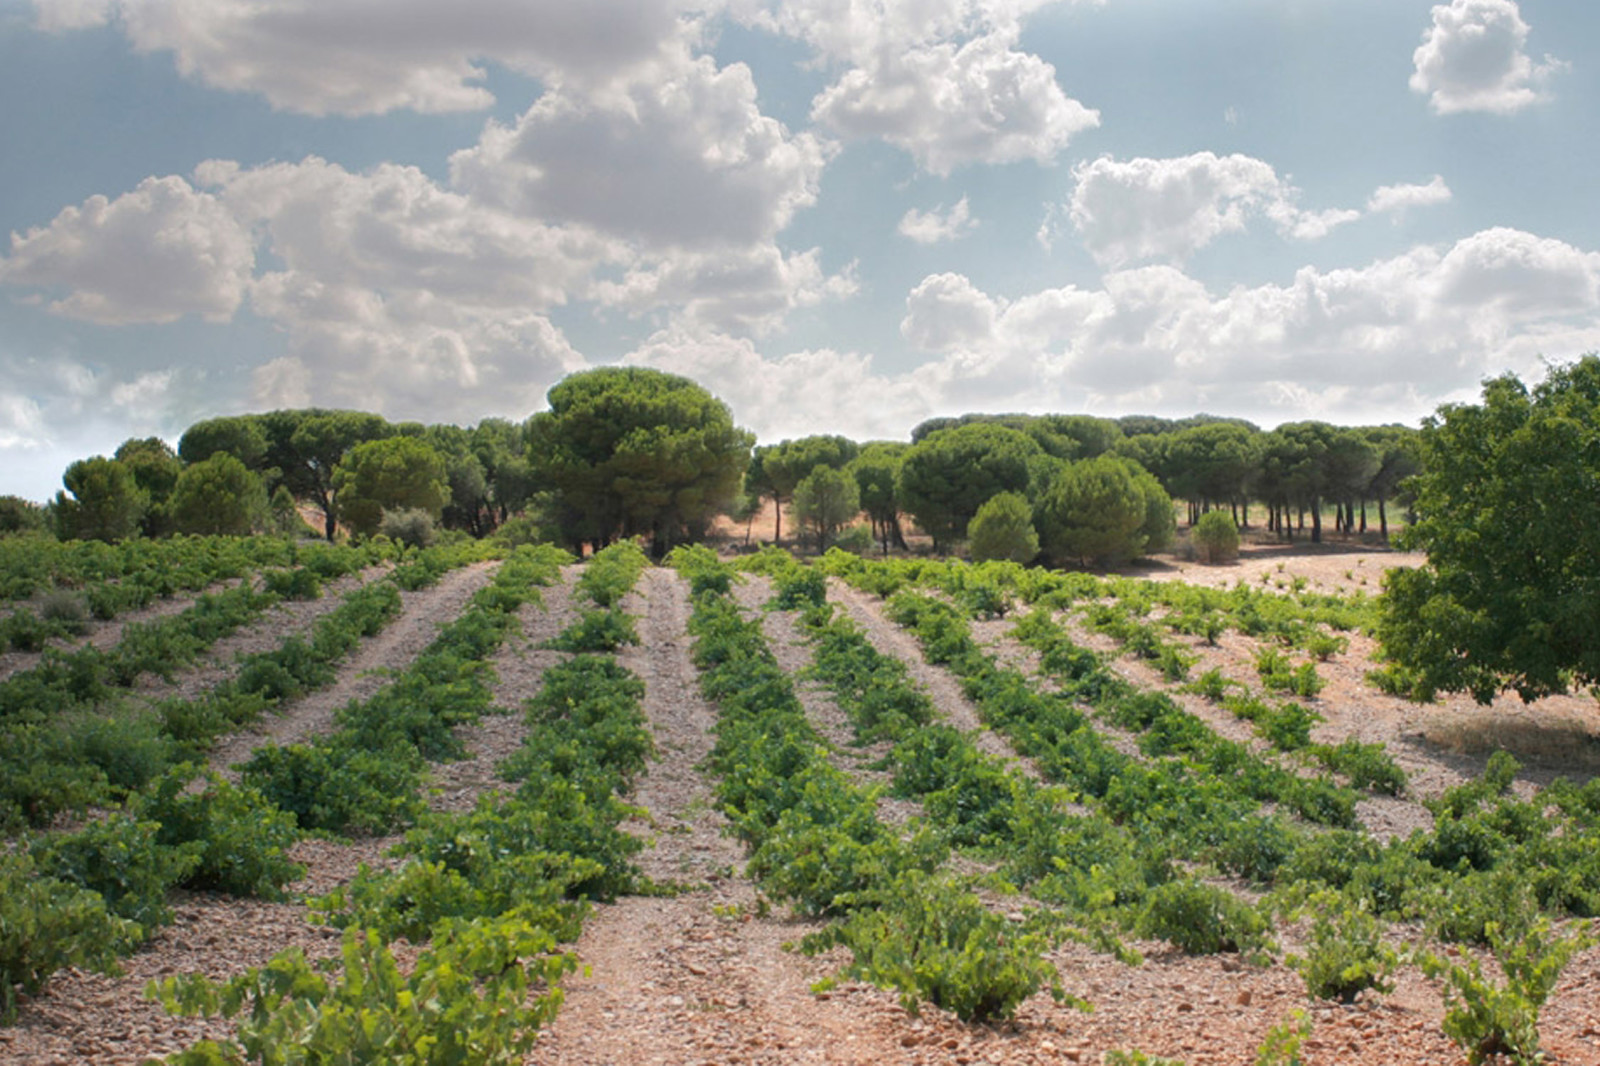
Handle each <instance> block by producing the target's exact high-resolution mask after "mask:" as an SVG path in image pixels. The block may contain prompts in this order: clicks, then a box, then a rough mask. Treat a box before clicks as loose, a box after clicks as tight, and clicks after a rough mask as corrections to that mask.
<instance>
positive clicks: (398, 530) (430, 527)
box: [378, 507, 439, 548]
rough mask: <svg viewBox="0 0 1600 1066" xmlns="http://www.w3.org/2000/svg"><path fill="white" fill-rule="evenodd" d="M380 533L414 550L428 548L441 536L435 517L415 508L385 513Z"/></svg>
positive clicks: (379, 526)
mask: <svg viewBox="0 0 1600 1066" xmlns="http://www.w3.org/2000/svg"><path fill="white" fill-rule="evenodd" d="M378 532H379V533H382V534H383V535H384V536H386V537H388V538H389V539H390V540H392V541H395V542H396V543H399V544H404V545H407V546H408V547H412V548H426V547H429V546H431V545H432V544H433V542H434V540H435V538H437V537H438V535H439V528H438V526H437V524H435V522H434V520H433V515H431V514H429V513H428V512H427V511H423V510H420V509H418V508H415V507H402V508H399V509H397V510H393V511H385V512H383V520H382V521H381V522H379V523H378Z"/></svg>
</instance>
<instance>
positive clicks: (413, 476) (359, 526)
mask: <svg viewBox="0 0 1600 1066" xmlns="http://www.w3.org/2000/svg"><path fill="white" fill-rule="evenodd" d="M445 479H446V470H445V461H444V458H443V457H442V456H440V454H439V453H438V452H437V451H435V450H434V448H433V446H432V445H430V444H428V443H427V442H426V441H424V440H422V439H421V438H420V437H390V438H389V439H387V440H372V441H367V442H365V443H363V444H357V445H356V446H355V447H353V448H351V449H350V452H349V454H348V455H346V456H345V457H344V459H343V461H341V462H340V463H339V466H338V468H337V469H336V470H335V471H334V475H333V487H334V489H335V491H336V492H337V493H338V498H339V517H340V518H341V519H343V520H344V523H345V524H346V525H347V526H349V527H350V528H351V529H352V530H353V531H355V532H356V533H360V534H362V535H363V536H371V535H372V534H373V533H376V532H377V531H378V525H379V523H381V522H382V521H383V514H384V512H385V511H396V510H402V509H404V510H417V511H424V512H426V513H427V514H428V515H430V516H431V517H432V518H434V519H435V520H437V519H438V517H439V513H440V512H441V511H442V510H443V509H444V505H445V504H447V503H449V502H450V486H449V484H448V483H447V481H446V480H445Z"/></svg>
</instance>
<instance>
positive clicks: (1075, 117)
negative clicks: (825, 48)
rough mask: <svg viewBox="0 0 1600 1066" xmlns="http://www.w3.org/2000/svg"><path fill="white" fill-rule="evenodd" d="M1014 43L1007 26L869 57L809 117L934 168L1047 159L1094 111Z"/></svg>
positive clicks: (1094, 118)
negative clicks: (877, 140) (960, 39)
mask: <svg viewBox="0 0 1600 1066" xmlns="http://www.w3.org/2000/svg"><path fill="white" fill-rule="evenodd" d="M1015 43H1016V38H1015V33H1014V31H995V32H992V33H988V34H985V35H983V36H980V37H976V38H974V39H972V40H970V41H968V42H967V43H965V44H963V45H960V46H959V47H958V46H957V45H956V44H954V43H951V42H943V43H939V44H933V45H928V46H926V47H919V48H913V49H910V50H897V51H885V52H882V53H879V54H877V55H876V56H875V57H873V59H872V60H871V61H870V63H868V64H867V65H863V66H858V67H856V68H854V69H852V70H850V71H848V72H846V73H845V75H844V76H843V77H841V78H840V79H839V80H838V81H837V82H835V83H834V84H833V85H831V86H829V87H828V88H827V89H825V90H823V91H822V92H821V93H820V94H818V96H817V98H816V99H815V100H814V101H812V106H811V117H812V120H813V121H815V122H817V123H819V124H822V125H825V126H827V127H829V128H831V129H833V130H835V131H836V132H838V133H840V134H842V135H844V136H846V137H856V138H863V137H878V138H882V139H883V140H885V141H887V142H888V143H889V144H892V145H895V146H896V147H898V148H902V149H904V150H905V151H907V152H909V153H910V154H911V156H912V157H913V158H914V159H915V160H916V161H917V164H918V165H919V166H921V167H922V168H923V169H925V170H928V171H931V172H932V173H935V174H948V173H950V171H952V170H954V169H955V168H956V167H959V166H965V165H968V164H972V163H990V164H1001V163H1015V162H1019V161H1022V160H1026V159H1031V160H1034V161H1036V162H1039V163H1049V162H1050V161H1052V160H1053V159H1054V158H1055V156H1056V154H1057V153H1058V152H1060V151H1061V149H1063V148H1064V147H1066V145H1067V142H1068V141H1069V140H1070V139H1071V138H1072V137H1073V135H1075V134H1077V133H1080V132H1082V131H1083V130H1086V129H1091V128H1093V127H1095V126H1098V125H1099V124H1100V114H1099V112H1098V111H1093V110H1091V109H1089V108H1087V107H1085V106H1084V105H1083V104H1081V103H1079V102H1078V101H1076V100H1073V99H1070V98H1069V97H1068V96H1067V95H1066V94H1065V93H1063V92H1062V91H1061V87H1060V86H1059V85H1057V84H1056V80H1055V74H1056V72H1055V68H1054V67H1053V66H1051V65H1050V64H1049V63H1046V62H1045V61H1044V60H1042V59H1040V58H1039V57H1038V56H1036V55H1033V54H1031V53H1027V52H1019V51H1016V50H1015V48H1014V47H1013V45H1014V44H1015Z"/></svg>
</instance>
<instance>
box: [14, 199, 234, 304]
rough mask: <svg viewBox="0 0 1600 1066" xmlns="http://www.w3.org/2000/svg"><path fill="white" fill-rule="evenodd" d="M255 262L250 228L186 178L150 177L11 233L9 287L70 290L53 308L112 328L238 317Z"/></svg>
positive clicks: (56, 301) (54, 302) (55, 302)
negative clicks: (194, 317)
mask: <svg viewBox="0 0 1600 1066" xmlns="http://www.w3.org/2000/svg"><path fill="white" fill-rule="evenodd" d="M254 265H255V249H254V243H253V241H252V240H251V238H250V235H249V233H248V232H247V231H246V230H245V228H244V227H242V226H240V225H239V223H238V222H237V221H236V220H235V219H234V218H233V216H232V215H231V214H229V213H228V211H227V209H226V208H224V207H223V206H222V204H221V203H220V202H219V201H218V200H217V198H216V197H214V196H212V195H210V194H209V193H204V192H196V191H195V189H194V188H192V187H191V186H190V185H189V183H188V182H186V181H184V180H183V179H182V178H178V177H165V178H153V177H152V178H146V179H145V180H144V181H142V182H140V183H139V187H138V188H136V189H135V190H134V191H132V192H129V193H125V194H123V195H122V196H119V197H117V199H115V200H108V199H106V197H104V196H91V197H90V198H89V199H87V200H85V201H84V203H83V205H82V206H81V207H67V208H64V209H62V211H61V213H60V214H58V215H57V216H56V217H55V219H54V220H53V221H52V222H51V223H50V224H49V225H48V226H43V227H37V228H34V229H30V230H29V231H28V232H27V233H26V234H17V233H13V234H12V235H11V255H10V256H9V257H8V258H6V259H3V260H0V283H9V284H13V285H25V286H37V287H41V288H47V289H55V288H65V289H69V290H71V291H70V292H69V293H68V294H67V295H66V296H63V297H62V298H60V299H58V300H55V301H53V302H52V303H50V305H49V307H50V310H51V311H53V312H55V313H56V314H60V315H66V316H69V317H72V318H83V319H88V320H90V321H92V322H99V323H102V324H106V325H123V324H127V323H133V322H172V321H175V320H177V319H179V318H182V317H183V316H184V315H190V314H193V315H199V316H200V317H202V318H205V319H207V320H210V321H224V320H226V319H228V318H229V317H231V316H232V314H233V312H234V310H235V309H236V308H237V307H238V306H239V302H240V300H241V299H242V298H243V296H244V291H245V287H246V285H247V284H248V282H249V278H250V273H251V271H252V270H253V269H254Z"/></svg>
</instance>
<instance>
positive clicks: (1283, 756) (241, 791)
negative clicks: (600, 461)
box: [0, 537, 1600, 1066]
mask: <svg viewBox="0 0 1600 1066" xmlns="http://www.w3.org/2000/svg"><path fill="white" fill-rule="evenodd" d="M0 550H3V551H5V552H7V553H9V554H7V555H6V556H5V560H4V567H3V572H4V573H5V574H6V575H7V583H6V585H5V587H4V588H0V596H4V597H6V600H5V602H4V603H3V604H0V640H3V641H4V644H5V650H4V654H3V655H0V823H3V825H4V828H5V831H6V833H7V837H8V840H9V846H8V847H7V848H6V849H5V851H4V853H3V854H0V970H3V971H4V972H3V979H4V985H3V988H0V992H3V994H4V1000H3V1002H0V1014H3V1023H4V1024H0V1060H3V1061H4V1062H6V1063H19V1064H29V1066H45V1064H55V1063H77V1062H93V1063H116V1064H122V1063H127V1064H134V1063H143V1062H147V1061H150V1060H157V1061H170V1062H174V1063H182V1064H217V1063H236V1062H237V1063H245V1062H251V1063H255V1062H263V1063H278V1062H285V1063H288V1062H327V1061H348V1062H373V1061H405V1062H418V1063H447V1062H448V1063H502V1062H503V1063H513V1062H529V1063H540V1064H548V1066H564V1064H571V1066H578V1064H586V1066H587V1064H599V1063H772V1064H777V1063H795V1062H817V1063H823V1062H826V1063H862V1064H866V1063H882V1062H895V1063H929V1064H931V1063H980V1062H982V1063H1057V1062H1079V1063H1102V1062H1105V1063H1124V1064H1134V1063H1146V1064H1156V1063H1167V1064H1169V1066H1170V1064H1171V1063H1175V1062H1181V1063H1187V1064H1189V1066H1201V1064H1208V1066H1223V1064H1228V1066H1234V1064H1237V1066H1250V1064H1257V1063H1261V1064H1277V1066H1290V1064H1293V1063H1301V1064H1304V1066H1332V1064H1334V1063H1347V1062H1352V1061H1360V1060H1364V1059H1366V1058H1376V1057H1379V1056H1381V1057H1382V1059H1383V1060H1384V1061H1386V1062H1391V1063H1395V1064H1398V1066H1420V1064H1424V1063H1427V1064H1435V1063H1442V1064H1454V1063H1466V1062H1471V1063H1477V1062H1494V1061H1508V1062H1509V1061H1519V1062H1534V1061H1545V1062H1551V1063H1560V1064H1567V1066H1587V1064H1595V1063H1600V947H1597V946H1596V944H1597V942H1596V939H1595V938H1594V937H1593V936H1592V935H1591V933H1590V921H1589V920H1590V919H1592V918H1593V917H1595V916H1596V915H1600V784H1597V783H1595V781H1594V780H1591V773H1592V771H1589V770H1586V769H1585V766H1586V765H1587V764H1586V762H1585V760H1586V759H1587V758H1588V753H1587V752H1586V751H1585V750H1582V749H1583V746H1584V744H1586V743H1587V739H1586V738H1582V737H1580V736H1579V732H1578V731H1577V726H1574V730H1575V731H1574V732H1573V733H1571V734H1564V733H1562V734H1556V739H1557V742H1556V743H1553V744H1551V745H1550V747H1551V748H1553V749H1554V750H1550V751H1546V750H1533V751H1531V753H1530V749H1529V748H1527V747H1524V748H1522V749H1521V753H1522V756H1523V758H1522V760H1521V761H1519V760H1518V759H1517V758H1515V757H1513V756H1512V755H1511V754H1509V753H1507V752H1504V751H1500V752H1494V753H1490V752H1489V751H1487V750H1485V751H1478V752H1475V751H1474V750H1466V749H1463V748H1462V747H1461V746H1459V745H1451V744H1447V743H1446V742H1445V741H1446V739H1447V738H1446V735H1445V731H1444V729H1443V727H1441V726H1440V725H1439V723H1440V722H1443V721H1446V720H1448V719H1450V717H1451V716H1452V715H1453V714H1457V712H1461V713H1462V714H1463V715H1464V711H1465V706H1464V705H1458V704H1449V703H1447V704H1443V705H1441V706H1439V707H1436V708H1431V709H1430V708H1424V707H1419V706H1417V705H1415V704H1411V703H1409V702H1407V701H1406V700H1405V699H1403V698H1402V696H1401V695H1400V693H1404V692H1406V691H1408V688H1407V682H1406V678H1405V677H1404V676H1401V671H1400V670H1399V669H1398V668H1397V666H1396V665H1395V664H1392V663H1384V662H1380V661H1377V660H1375V659H1374V658H1373V654H1374V647H1375V645H1374V642H1373V641H1372V639H1371V632H1370V631H1371V628H1372V626H1373V625H1374V624H1375V618H1376V613H1375V605H1374V599H1373V595H1372V594H1373V593H1374V592H1375V590H1376V588H1377V586H1378V583H1379V580H1380V575H1381V566H1382V563H1383V558H1384V557H1383V555H1381V554H1373V555H1370V556H1368V557H1365V558H1362V559H1361V560H1359V562H1357V561H1352V562H1351V564H1350V567H1349V569H1348V570H1347V572H1346V576H1347V578H1348V580H1344V581H1340V582H1328V583H1322V582H1311V581H1308V580H1307V579H1306V578H1305V577H1302V576H1297V575H1296V574H1295V573H1294V572H1293V571H1292V570H1285V569H1284V567H1283V564H1281V563H1280V564H1279V565H1278V567H1277V568H1276V569H1272V568H1270V567H1262V568H1259V569H1257V570H1253V571H1250V575H1251V576H1250V579H1249V580H1245V579H1244V578H1242V577H1240V578H1238V579H1236V580H1234V581H1233V582H1231V583H1229V584H1228V585H1227V586H1226V587H1205V586H1203V585H1200V584H1192V583H1188V582H1183V581H1166V582H1161V581H1152V580H1144V579H1135V578H1128V577H1115V576H1112V577H1103V576H1094V575H1089V574H1083V573H1070V572H1062V571H1055V570H1048V569H1039V568H1027V567H1023V566H1019V565H1016V564H1011V563H999V562H992V563H984V564H980V565H969V564H966V563H962V562H952V561H942V560H933V559H892V560H881V561H880V560H872V559H867V558H863V557H861V556H857V555H853V554H849V553H846V552H842V551H837V550H835V551H832V552H829V553H828V554H827V555H825V556H823V557H821V558H820V559H814V560H811V561H809V562H802V561H798V560H796V559H795V558H794V557H792V556H790V555H789V554H788V553H785V552H782V551H779V550H776V549H765V550H763V551H761V552H758V553H755V554H751V555H746V556H742V557H738V558H736V559H734V560H732V561H730V560H727V559H723V558H719V557H718V556H717V555H716V554H715V553H713V552H711V551H709V550H708V549H706V548H702V547H689V548H679V549H677V550H675V551H674V552H673V553H672V554H671V555H670V556H669V557H668V560H667V562H668V564H669V565H666V566H659V567H658V566H652V565H650V563H649V561H648V560H647V558H646V557H645V555H644V554H643V553H642V552H641V551H640V549H639V548H637V547H636V546H634V545H633V544H632V543H631V542H622V543H620V544H617V545H614V546H612V547H610V548H607V549H605V550H603V551H601V552H599V553H597V554H596V555H594V556H592V557H591V558H590V559H589V560H587V561H586V562H583V563H581V564H580V563H578V562H576V561H574V560H573V559H572V558H571V557H570V556H568V555H566V554H565V553H563V552H561V551H559V550H556V549H553V548H549V547H522V548H517V549H515V550H509V549H503V548H496V547H494V546H492V545H491V544H490V543H489V542H463V543H460V544H456V545H453V546H449V547H436V548H428V549H423V550H417V549H409V548H400V547H398V546H396V545H392V544H390V543H389V542H388V541H387V540H386V539H385V538H376V539H374V540H373V541H369V542H368V543H367V545H366V546H363V547H348V546H342V545H341V546H335V545H331V544H316V545H309V546H307V545H303V544H296V543H293V542H290V541H287V540H278V539H272V538H244V539H236V538H221V537H218V538H185V537H178V538H173V539H171V540H168V541H161V542H145V541H130V542H128V543H126V544H124V545H121V546H116V547H108V546H106V545H101V544H86V543H80V542H72V543H66V544H55V543H46V542H41V541H30V542H24V541H20V540H19V541H0ZM1357 568H1362V572H1361V573H1359V574H1358V573H1356V569H1357ZM1369 579H1370V582H1369ZM1592 702H1593V701H1592V700H1588V701H1584V700H1580V699H1576V698H1573V699H1571V700H1569V701H1566V702H1564V703H1563V702H1562V701H1560V700H1551V701H1545V704H1544V705H1543V706H1545V707H1546V708H1550V707H1553V708H1555V710H1554V711H1552V712H1551V713H1552V714H1556V713H1557V712H1559V715H1558V717H1559V716H1564V717H1563V718H1562V720H1563V721H1572V722H1575V723H1582V722H1583V720H1584V715H1585V714H1589V713H1590V712H1591V711H1592ZM1539 706H1540V705H1535V709H1536V710H1537V708H1538V707H1539ZM1497 710H1499V708H1497ZM1529 716H1531V712H1530V715H1529ZM1563 738H1565V742H1562V739H1563ZM1488 746H1489V747H1492V745H1488ZM1468 747H1469V748H1470V747H1471V746H1468ZM1541 1055H1542V1056H1543V1058H1540V1057H1539V1056H1541ZM408 1056H409V1057H408Z"/></svg>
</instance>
